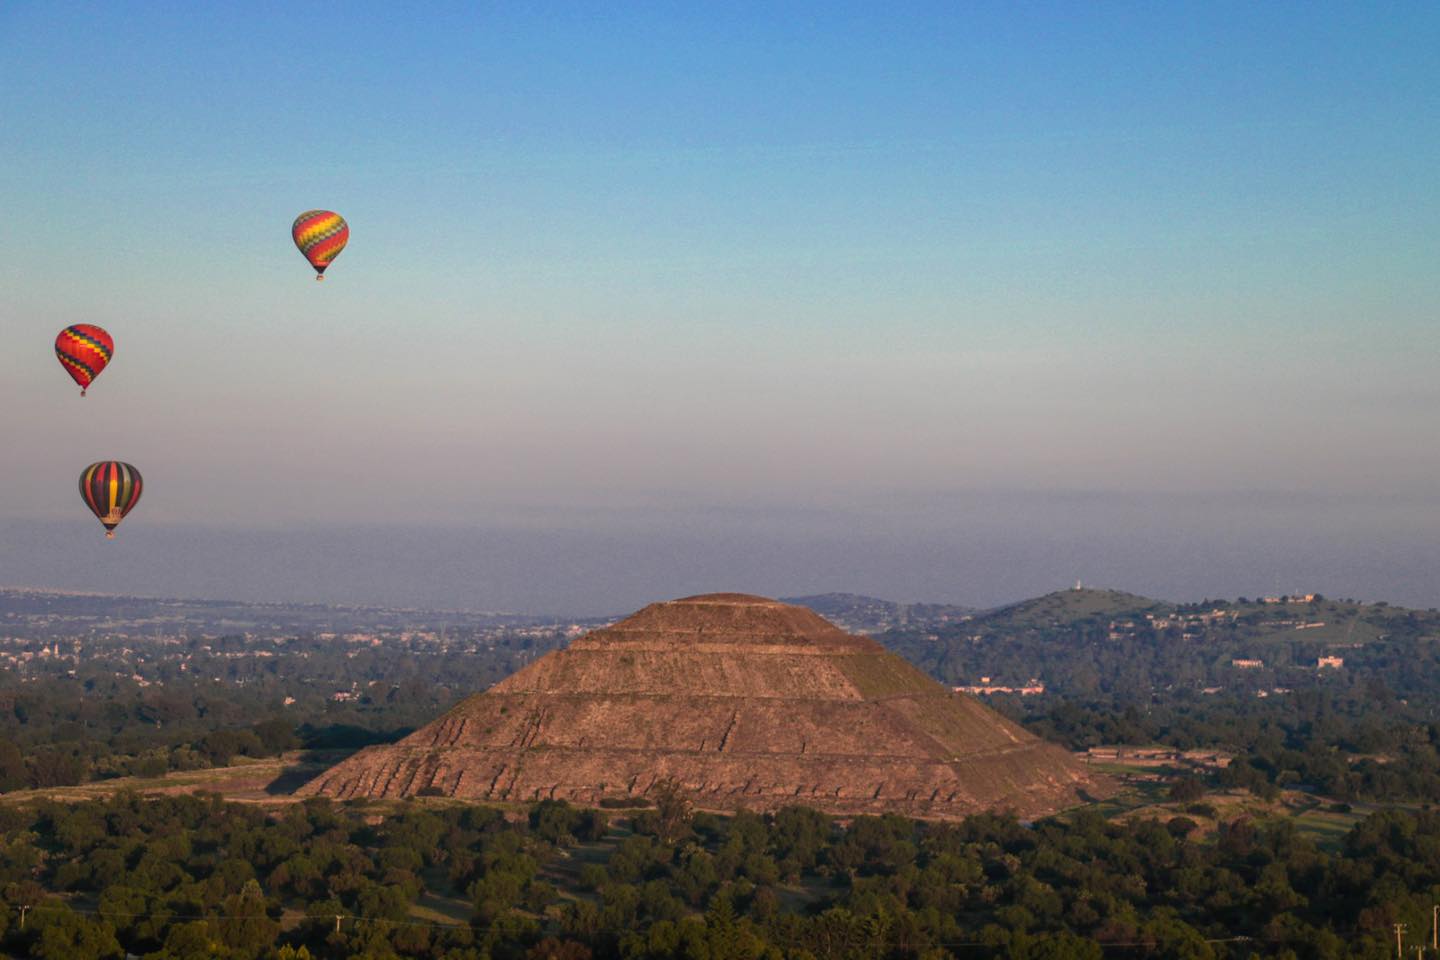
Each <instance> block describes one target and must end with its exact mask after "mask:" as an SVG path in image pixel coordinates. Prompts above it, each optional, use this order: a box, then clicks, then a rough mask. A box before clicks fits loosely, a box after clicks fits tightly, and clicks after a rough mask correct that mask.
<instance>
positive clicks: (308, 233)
mask: <svg viewBox="0 0 1440 960" xmlns="http://www.w3.org/2000/svg"><path fill="white" fill-rule="evenodd" d="M290 236H292V237H294V238H295V246H296V247H298V248H299V250H300V252H301V253H303V254H304V255H305V259H306V260H309V261H310V266H312V267H314V268H315V279H316V280H324V279H325V268H326V267H328V266H330V262H331V261H332V260H334V259H335V258H336V257H338V256H340V251H341V250H344V249H345V244H347V243H349V242H350V225H349V224H348V223H346V222H345V218H344V217H342V216H340V214H338V213H332V212H331V211H329V210H306V211H305V212H304V213H302V214H300V216H298V217H296V218H295V224H294V225H293V226H292V227H291V228H290Z"/></svg>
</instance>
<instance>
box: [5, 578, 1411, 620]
mask: <svg viewBox="0 0 1440 960" xmlns="http://www.w3.org/2000/svg"><path fill="white" fill-rule="evenodd" d="M709 592H715V591H709ZM1086 592H1089V593H1124V594H1127V595H1129V596H1132V597H1138V598H1139V599H1141V600H1148V601H1151V602H1153V603H1159V604H1168V605H1170V606H1180V605H1184V604H1197V603H1198V604H1204V603H1235V602H1239V601H1240V600H1242V599H1243V600H1247V601H1249V602H1256V601H1262V602H1263V601H1264V600H1266V599H1267V598H1276V597H1278V598H1280V599H1282V600H1284V599H1288V598H1293V597H1304V596H1306V594H1301V593H1281V594H1265V593H1257V594H1255V595H1254V596H1253V597H1252V596H1249V595H1247V594H1241V595H1237V596H1236V597H1233V598H1227V597H1211V596H1206V597H1204V598H1202V599H1200V600H1167V599H1161V598H1157V597H1151V596H1146V595H1145V594H1141V593H1133V592H1131V591H1129V590H1125V589H1122V588H1120V587H1093V586H1082V585H1081V584H1079V583H1077V584H1076V585H1075V586H1073V587H1062V588H1060V589H1058V590H1051V591H1050V592H1049V593H1040V594H1035V595H1033V596H1028V597H1021V598H1019V599H1017V600H1010V601H1007V602H1005V603H998V604H993V605H991V606H976V605H974V604H968V603H957V602H953V601H941V600H908V601H907V600H891V599H888V598H886V597H877V596H873V595H871V594H867V593H856V592H854V591H850V590H828V591H825V592H823V593H806V594H800V595H793V596H788V597H787V596H775V597H773V598H771V599H774V600H776V601H778V602H781V603H786V602H790V603H793V602H795V601H800V600H815V599H819V598H822V597H855V598H858V599H861V600H872V601H878V602H880V603H890V604H894V605H896V606H906V607H916V606H935V607H958V608H961V609H964V610H971V611H974V612H975V613H991V612H994V611H999V610H1005V609H1007V608H1010V607H1015V606H1019V605H1020V604H1022V603H1028V602H1030V601H1032V600H1041V599H1044V598H1045V597H1050V596H1054V595H1056V594H1065V593H1086ZM23 593H31V594H39V595H42V596H55V597H93V598H96V599H112V600H145V601H149V602H159V603H213V604H222V605H227V606H237V607H276V608H285V607H289V608H305V607H318V608H322V609H327V610H351V611H377V612H385V613H416V614H456V615H464V616H483V617H521V618H528V619H534V620H541V619H547V620H565V619H570V620H603V619H606V618H612V619H613V618H614V617H617V616H625V615H627V614H625V613H614V612H608V613H556V612H543V613H540V612H533V611H531V612H525V611H518V610H476V609H469V608H463V607H418V606H407V605H398V606H392V605H383V604H363V603H330V602H327V601H323V600H237V599H233V598H228V597H200V596H188V597H186V596H157V595H151V594H143V593H107V592H105V591H102V590H67V589H62V588H58V587H37V586H29V585H19V584H0V595H4V594H23ZM1314 595H1315V596H1317V597H1323V599H1325V600H1333V601H1337V602H1349V603H1354V604H1356V605H1358V606H1375V605H1379V604H1384V605H1385V606H1398V607H1399V608H1400V609H1405V610H1413V609H1434V608H1433V607H1430V608H1423V607H1407V606H1405V605H1403V604H1398V605H1397V604H1394V603H1392V602H1391V601H1389V600H1363V599H1357V598H1354V597H1340V596H1337V595H1331V594H1320V593H1318V592H1317V593H1315V594H1314ZM676 599H682V598H679V597H668V598H661V599H657V600H651V601H648V603H647V604H646V605H647V606H648V605H649V603H664V602H666V600H676ZM1301 602H1303V601H1301ZM637 609H639V608H637ZM629 612H632V613H633V612H634V611H629Z"/></svg>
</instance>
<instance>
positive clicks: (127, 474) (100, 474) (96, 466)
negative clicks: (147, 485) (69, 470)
mask: <svg viewBox="0 0 1440 960" xmlns="http://www.w3.org/2000/svg"><path fill="white" fill-rule="evenodd" d="M143 486H144V483H143V481H141V479H140V471H139V470H136V469H135V468H134V467H132V466H130V464H128V463H121V462H120V461H119V460H101V461H100V462H99V463H92V464H90V466H88V467H86V468H85V470H84V472H83V473H81V474H80V496H81V497H82V498H84V500H85V506H87V507H89V508H90V512H91V513H93V514H95V516H96V517H98V518H100V522H101V523H103V524H104V525H105V539H107V540H113V539H115V528H116V527H118V526H119V525H120V521H121V520H124V519H125V515H126V514H127V513H129V512H130V511H131V510H133V509H135V504H137V503H139V502H140V490H141V488H142V487H143Z"/></svg>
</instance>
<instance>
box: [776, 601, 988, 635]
mask: <svg viewBox="0 0 1440 960" xmlns="http://www.w3.org/2000/svg"><path fill="white" fill-rule="evenodd" d="M780 601H781V602H782V603H793V604H795V605H796V606H800V607H809V608H810V609H811V610H814V611H815V612H816V613H818V614H820V616H822V617H824V618H825V619H826V620H829V621H830V622H831V623H834V624H837V625H838V626H840V627H842V628H844V629H845V630H848V631H850V632H851V633H880V632H882V631H885V630H891V629H895V628H903V627H921V626H933V625H943V624H947V623H955V622H959V621H963V620H966V619H968V618H969V617H971V616H972V615H973V614H974V613H975V610H974V609H973V608H971V607H960V606H956V605H954V604H947V603H895V602H894V601H891V600H879V599H877V598H875V597H866V596H862V595H860V594H858V593H820V594H815V595H813V596H808V597H781V598H780Z"/></svg>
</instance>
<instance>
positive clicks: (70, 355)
mask: <svg viewBox="0 0 1440 960" xmlns="http://www.w3.org/2000/svg"><path fill="white" fill-rule="evenodd" d="M55 356H56V357H58V358H59V359H60V365H61V366H62V367H64V368H65V372H66V373H68V374H70V376H71V377H72V378H74V380H75V382H76V383H78V384H80V396H82V397H83V396H85V391H86V390H88V389H89V388H90V384H91V383H93V382H94V381H95V378H96V377H98V376H100V371H101V370H104V369H105V365H106V364H108V363H109V362H110V358H111V357H113V356H115V341H114V340H112V339H110V334H108V333H106V332H105V331H104V330H103V329H101V328H100V327H97V326H95V325H94V324H91V323H77V324H75V325H73V326H69V327H66V328H65V329H64V330H61V331H60V335H59V336H57V337H56V338H55Z"/></svg>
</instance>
